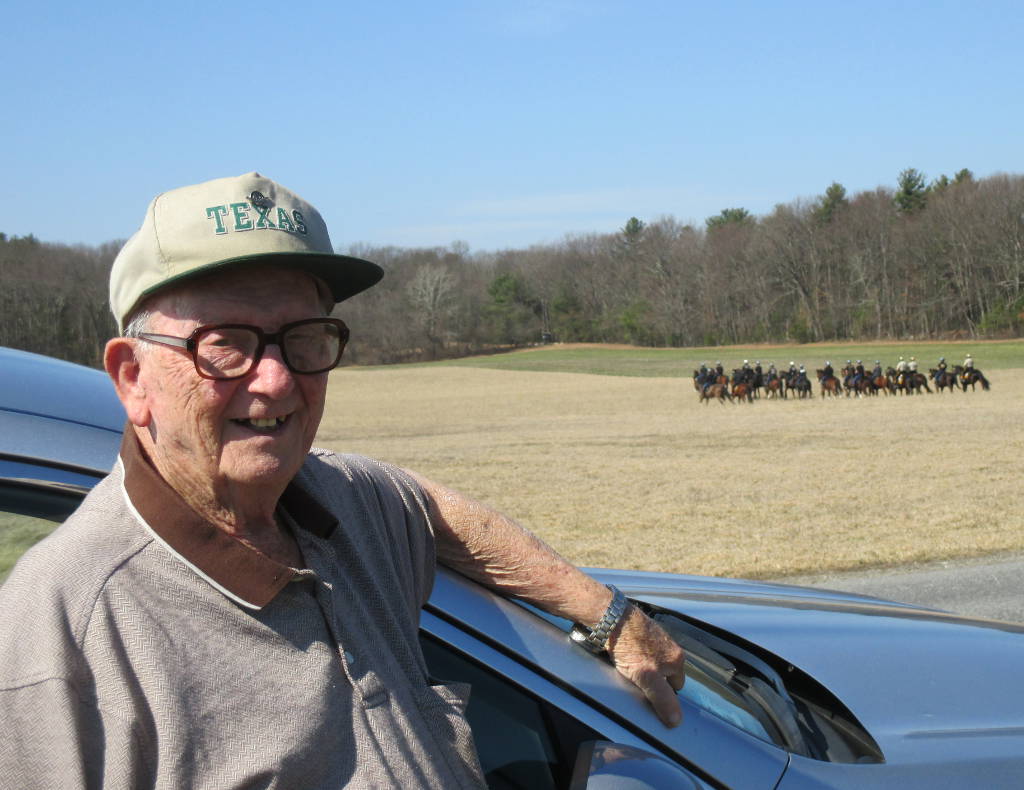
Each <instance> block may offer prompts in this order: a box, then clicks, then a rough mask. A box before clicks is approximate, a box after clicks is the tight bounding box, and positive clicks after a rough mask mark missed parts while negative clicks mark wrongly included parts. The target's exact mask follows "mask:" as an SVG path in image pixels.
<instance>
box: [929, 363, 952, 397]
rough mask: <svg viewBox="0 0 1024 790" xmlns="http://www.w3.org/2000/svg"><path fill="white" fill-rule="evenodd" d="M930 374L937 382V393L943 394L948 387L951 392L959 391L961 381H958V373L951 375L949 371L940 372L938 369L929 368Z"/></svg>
mask: <svg viewBox="0 0 1024 790" xmlns="http://www.w3.org/2000/svg"><path fill="white" fill-rule="evenodd" d="M928 372H929V373H930V374H931V377H932V380H933V381H934V382H935V391H936V392H942V391H943V390H944V389H946V387H949V391H950V392H952V391H953V390H955V389H959V387H960V381H959V379H957V376H956V373H950V372H949V371H948V370H938V369H937V368H928Z"/></svg>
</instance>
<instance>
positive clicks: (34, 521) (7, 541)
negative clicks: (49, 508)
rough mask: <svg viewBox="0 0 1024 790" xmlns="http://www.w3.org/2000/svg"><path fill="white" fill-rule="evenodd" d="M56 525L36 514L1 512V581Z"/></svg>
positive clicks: (0, 581) (0, 505)
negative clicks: (31, 547) (37, 516)
mask: <svg viewBox="0 0 1024 790" xmlns="http://www.w3.org/2000/svg"><path fill="white" fill-rule="evenodd" d="M2 506H3V505H2V504H0V507H2ZM56 526H57V525H56V523H54V522H53V521H48V520H46V519H41V518H36V517H35V516H26V515H22V514H21V513H6V512H0V583H2V582H3V581H4V580H5V579H6V578H7V574H9V573H10V572H11V568H13V567H14V563H16V562H17V561H18V558H19V557H20V556H21V555H22V554H24V553H25V552H26V551H28V549H29V547H30V546H32V545H33V544H34V543H36V542H37V541H40V540H42V539H43V538H45V537H46V536H47V535H49V534H50V533H51V532H52V531H53V529H54V527H56Z"/></svg>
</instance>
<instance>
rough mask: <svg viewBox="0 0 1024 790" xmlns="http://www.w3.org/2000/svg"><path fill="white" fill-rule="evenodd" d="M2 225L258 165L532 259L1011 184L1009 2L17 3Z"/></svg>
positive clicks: (1016, 60)
mask: <svg viewBox="0 0 1024 790" xmlns="http://www.w3.org/2000/svg"><path fill="white" fill-rule="evenodd" d="M3 20H4V22H3V25H4V29H3V34H2V40H3V46H0V65H2V66H3V73H4V74H5V75H6V79H5V80H4V82H3V86H2V87H0V96H2V98H3V107H4V114H3V123H2V124H0V151H2V152H3V153H2V154H0V165H2V167H0V172H2V173H3V178H4V187H5V188H4V189H3V191H2V193H0V231H3V232H6V233H7V234H8V235H12V234H15V235H24V234H28V233H34V234H35V235H36V236H37V237H39V238H41V239H43V240H46V241H56V242H67V243H76V242H82V243H86V244H98V243H101V242H104V241H109V240H112V239H118V238H126V237H127V236H129V235H131V233H133V232H134V231H135V229H136V228H137V227H138V225H139V224H140V223H141V221H142V217H143V214H144V212H145V208H146V205H147V204H148V202H149V200H150V199H151V198H152V197H153V196H154V195H156V194H157V193H159V192H161V191H163V190H165V189H169V188H173V187H177V186H182V185H184V184H189V183H196V182H199V181H204V180H206V179H209V178H217V177H221V176H225V175H236V174H240V173H244V172H248V171H251V170H258V171H260V172H261V173H263V174H265V175H269V176H271V177H272V178H274V179H276V180H278V181H280V182H281V183H283V184H285V185H286V186H288V187H290V188H291V189H293V190H294V191H296V192H298V193H299V194H300V195H302V196H303V197H305V198H306V199H307V200H309V201H310V202H312V203H313V204H314V205H316V206H317V207H318V208H319V209H320V210H321V212H322V213H323V215H324V217H325V219H326V220H327V222H328V226H329V227H330V229H331V235H332V239H333V241H334V243H335V245H336V246H338V247H339V248H348V247H349V246H350V245H353V244H360V243H364V244H373V245H388V244H391V245H396V246H402V247H413V246H444V245H448V244H450V243H451V242H453V241H464V242H466V243H468V244H469V246H470V249H471V250H495V249H503V248H509V247H512V248H523V247H527V246H529V245H530V244H533V243H545V242H552V241H558V240H560V239H562V238H563V237H564V236H565V235H566V234H581V233H590V232H602V233H603V232H611V231H614V230H617V229H618V228H620V227H621V226H622V225H623V224H624V223H625V221H626V220H627V219H628V218H629V217H630V216H634V215H635V216H638V217H640V218H641V219H644V220H647V221H650V220H654V219H657V218H658V217H659V216H663V215H672V216H674V217H676V218H677V219H679V220H682V221H686V222H695V223H702V222H703V220H704V218H706V217H708V216H710V215H713V214H717V213H718V212H719V211H720V210H721V209H723V208H727V207H734V206H742V207H744V208H746V209H748V210H749V211H751V212H753V213H755V214H763V213H766V212H769V211H771V209H772V207H773V206H774V205H775V204H776V203H781V202H789V201H791V200H794V199H797V198H807V199H812V198H813V197H814V196H816V195H818V194H821V193H822V192H823V191H824V189H825V188H826V187H827V186H828V184H829V183H831V182H832V181H839V182H840V183H842V184H844V185H845V186H846V187H847V189H848V191H850V192H856V191H859V190H864V189H873V188H874V187H876V186H879V185H888V186H892V185H894V184H895V181H896V177H897V175H898V173H899V172H900V171H901V170H902V169H904V168H906V167H916V168H917V169H919V170H921V171H923V172H924V173H925V174H926V175H927V176H928V177H929V178H934V177H936V176H938V175H940V174H942V173H946V174H950V175H951V174H952V173H953V172H955V171H956V170H959V169H960V168H962V167H968V168H970V169H971V170H973V171H974V173H975V174H976V175H978V176H986V175H990V174H992V173H996V172H1009V173H1021V172H1024V162H1022V158H1024V148H1022V145H1021V141H1022V140H1024V101H1022V100H1021V95H1022V85H1024V56H1022V54H1021V51H1022V46H1021V43H1020V42H1021V41H1022V40H1024V3H1020V2H1019V0H1017V1H1016V2H975V3H966V2H898V1H893V0H890V2H874V1H873V0H872V1H871V2H856V3H850V2H845V3H839V2H823V1H822V0H818V2H785V1H784V0H782V1H778V0H777V1H775V2H768V1H767V0H765V2H719V3H709V2H700V3H697V2H683V1H682V0H679V1H677V2H669V1H668V0H666V1H664V2H662V1H660V0H659V1H657V2H645V1H644V0H634V1H633V2H611V1H608V0H588V1H587V2H582V1H580V2H577V0H546V1H545V2H537V1H535V0H525V1H523V2H515V0H502V1H501V2H498V0H494V1H493V2H492V1H491V0H458V1H456V2H444V0H436V1H435V2H430V3H428V2H411V1H410V2H389V1H388V0H378V2H374V3H366V2H360V3H353V2H347V1H344V0H335V1H334V2H319V0H308V1H306V2H299V3H281V2H276V3H263V2H259V1H258V0H254V1H253V2H249V3H209V2H206V3H194V2H188V1H187V0H185V1H181V2H171V3H152V2H138V0H136V2H133V3H120V2H100V3H96V4H92V3H79V2H75V3H70V2H66V3H64V2H61V3H54V2H46V1H45V0H41V1H40V2H39V3H36V4H19V5H18V6H17V12H16V13H15V12H14V11H13V10H12V7H11V6H8V10H7V11H5V13H4V14H3Z"/></svg>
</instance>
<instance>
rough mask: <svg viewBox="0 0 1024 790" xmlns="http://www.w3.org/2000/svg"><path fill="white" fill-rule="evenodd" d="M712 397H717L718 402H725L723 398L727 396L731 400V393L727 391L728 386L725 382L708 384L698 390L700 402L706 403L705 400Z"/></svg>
mask: <svg viewBox="0 0 1024 790" xmlns="http://www.w3.org/2000/svg"><path fill="white" fill-rule="evenodd" d="M712 398H718V402H719V403H725V399H726V398H728V399H729V401H730V402H732V394H731V393H730V392H729V387H728V385H726V384H708V385H707V386H706V387H705V388H704V389H702V390H701V392H700V402H701V403H703V404H704V405H707V402H708V401H709V400H711V399H712Z"/></svg>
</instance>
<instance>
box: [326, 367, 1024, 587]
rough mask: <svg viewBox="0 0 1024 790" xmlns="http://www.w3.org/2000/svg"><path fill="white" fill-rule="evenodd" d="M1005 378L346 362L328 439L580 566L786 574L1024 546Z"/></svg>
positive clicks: (1014, 418) (1012, 400) (1012, 397)
mask: <svg viewBox="0 0 1024 790" xmlns="http://www.w3.org/2000/svg"><path fill="white" fill-rule="evenodd" d="M994 378H995V382H994V386H993V389H992V391H990V392H981V391H980V389H979V391H978V392H975V393H967V394H966V395H965V394H963V393H960V392H956V393H953V394H948V393H947V394H943V395H924V396H920V397H914V398H906V397H903V398H900V397H888V398H887V397H878V398H870V399H863V400H856V399H852V400H847V399H845V398H844V399H842V400H840V401H831V400H829V401H822V400H821V399H820V398H815V400H813V401H802V402H796V401H792V400H790V401H786V402H766V401H763V400H762V401H760V402H755V403H754V404H753V405H741V406H732V405H729V404H726V405H724V406H723V405H719V404H717V403H711V404H708V405H706V406H705V405H700V404H698V402H697V395H696V393H695V392H694V391H693V389H692V384H691V382H690V380H689V379H683V380H680V379H668V378H627V377H612V376H594V375H581V374H563V373H515V372H508V371H499V370H487V369H466V368H455V367H442V366H438V367H420V368H389V369H378V370H367V371H358V370H344V369H342V370H339V371H337V372H335V373H334V374H332V378H331V390H330V394H329V400H328V411H327V414H326V415H325V417H324V421H323V424H322V426H321V429H320V434H319V435H318V437H317V443H318V444H319V445H321V446H326V447H331V448H334V449H338V450H341V451H346V452H358V453H364V454H366V455H371V456H374V457H378V458H381V459H384V460H388V461H391V462H394V463H397V464H400V465H402V466H407V467H409V468H411V469H415V470H416V471H418V472H420V473H422V474H424V475H426V476H428V477H431V478H433V479H435V480H437V481H438V482H442V483H445V484H447V485H450V486H452V487H454V488H458V489H460V490H462V491H464V492H465V493H467V494H470V495H472V496H474V497H476V498H478V499H482V500H484V501H486V502H489V503H491V504H493V505H495V506H496V507H498V508H499V509H501V510H503V511H504V512H506V513H508V514H509V515H512V516H514V517H516V518H517V519H519V520H520V521H521V522H522V523H524V524H525V525H526V526H528V527H529V528H530V529H532V530H533V531H535V532H536V533H538V534H539V535H541V536H542V537H543V538H545V539H546V540H547V541H548V542H549V543H551V544H552V545H553V546H555V547H556V548H557V549H558V550H559V551H560V552H561V553H563V554H564V555H566V556H567V557H569V558H570V559H572V560H573V561H574V562H577V563H580V564H584V565H599V566H614V567H629V568H643V569H650V570H667V571H676V572H686V573H700V574H711V575H730V576H746V577H751V578H765V577H777V576H783V575H787V574H796V573H808V572H817V571H823V570H839V569H848V568H858V567H867V566H883V565H897V564H904V563H910V562H918V561H924V560H932V559H947V558H957V557H969V556H978V555H982V554H990V553H998V552H1003V551H1019V550H1021V549H1024V529H1022V523H1024V517H1022V514H1021V507H1020V504H1019V488H1020V472H1019V469H1020V462H1021V458H1022V457H1024V452H1022V451H1024V430H1022V428H1021V401H1022V398H1021V395H1020V394H1019V393H1021V392H1022V391H1024V370H1003V371H1000V372H999V373H998V374H997V375H996V376H995V377H994Z"/></svg>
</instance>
